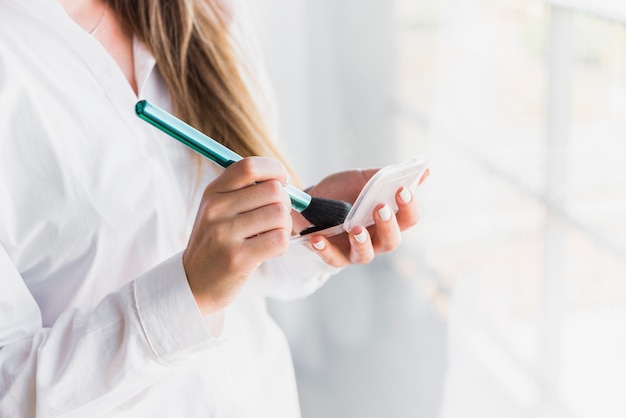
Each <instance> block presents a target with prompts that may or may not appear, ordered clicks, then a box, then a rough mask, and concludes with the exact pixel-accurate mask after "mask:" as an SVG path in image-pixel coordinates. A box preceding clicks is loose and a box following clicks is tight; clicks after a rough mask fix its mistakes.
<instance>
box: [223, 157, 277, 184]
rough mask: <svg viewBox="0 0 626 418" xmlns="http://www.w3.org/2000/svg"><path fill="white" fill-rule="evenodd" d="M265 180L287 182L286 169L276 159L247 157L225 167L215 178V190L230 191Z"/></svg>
mask: <svg viewBox="0 0 626 418" xmlns="http://www.w3.org/2000/svg"><path fill="white" fill-rule="evenodd" d="M267 180H277V181H279V182H280V183H282V184H286V183H287V170H286V168H285V166H284V165H283V164H281V163H280V162H279V161H277V160H273V159H271V158H264V157H247V158H244V159H242V160H240V161H237V162H236V163H234V164H232V165H230V166H229V167H227V168H226V169H225V170H224V172H223V173H222V174H221V175H220V176H219V177H218V179H216V182H217V183H216V185H217V186H218V187H216V190H217V191H219V192H230V191H233V190H239V189H242V188H244V187H248V186H250V185H252V184H255V183H260V182H264V181H267Z"/></svg>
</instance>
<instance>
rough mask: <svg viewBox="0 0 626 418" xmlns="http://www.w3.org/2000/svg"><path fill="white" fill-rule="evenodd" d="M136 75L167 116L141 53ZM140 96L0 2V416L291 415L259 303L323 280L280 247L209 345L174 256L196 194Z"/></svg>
mask: <svg viewBox="0 0 626 418" xmlns="http://www.w3.org/2000/svg"><path fill="white" fill-rule="evenodd" d="M135 73H136V77H137V80H138V83H139V86H140V90H139V97H140V98H146V99H149V100H151V101H152V102H154V103H156V104H158V105H159V106H161V107H165V108H168V107H170V106H169V102H170V100H169V96H168V94H167V91H166V89H165V87H164V83H163V80H162V79H161V77H160V75H159V72H158V70H157V69H156V68H155V66H154V59H153V58H152V57H151V56H150V54H149V53H147V51H146V50H145V49H144V48H142V46H141V45H140V44H138V43H136V44H135ZM137 100H138V97H137V96H136V95H135V94H134V92H133V90H132V89H131V87H130V85H129V83H128V82H127V80H126V78H125V77H124V75H123V74H122V72H121V70H120V69H119V68H118V66H117V65H116V63H115V62H114V61H113V60H112V58H111V57H110V56H109V55H108V53H107V52H106V51H105V50H104V48H103V47H102V46H101V45H100V44H99V43H98V42H97V41H96V40H94V39H93V38H91V37H90V36H89V35H88V34H87V33H85V32H84V31H83V30H82V29H80V28H79V27H78V26H77V25H76V24H75V23H74V22H73V21H72V20H71V19H70V18H69V17H68V16H67V14H66V13H65V11H64V10H63V9H62V7H61V6H60V5H59V4H58V3H57V2H56V1H55V0H0V417H12V418H19V417H34V416H41V417H49V416H50V417H52V416H64V417H81V418H84V417H90V418H92V417H101V416H120V417H185V418H193V417H203V418H206V417H256V418H259V417H260V418H262V417H272V418H280V417H298V416H299V408H298V399H297V391H296V385H295V379H294V374H293V369H292V365H291V358H290V353H289V349H288V346H287V343H286V340H285V338H284V335H283V334H282V332H281V330H280V329H279V328H278V327H277V326H276V324H275V323H274V322H273V321H272V319H271V318H270V317H269V315H268V314H267V311H266V306H265V297H266V296H273V297H280V298H294V297H303V296H306V295H308V294H310V293H311V292H313V291H315V290H316V289H317V288H318V287H319V286H321V285H322V284H323V283H324V282H325V280H327V278H328V277H329V276H330V275H331V274H333V273H335V272H336V270H335V269H332V268H330V267H329V266H327V265H325V264H324V263H323V262H322V261H321V260H320V259H319V257H317V255H315V254H314V253H312V252H311V251H309V250H308V249H307V248H305V247H304V246H300V245H292V247H291V248H290V250H289V251H288V253H287V254H286V255H284V256H282V257H280V258H276V259H273V260H271V261H269V262H266V263H265V264H264V265H262V266H261V267H260V268H259V270H258V271H257V273H256V274H255V276H254V277H253V278H252V279H251V280H250V282H249V284H248V286H247V287H246V288H245V289H244V291H243V292H242V293H241V294H240V295H239V297H238V298H237V300H236V301H235V302H234V303H233V304H232V305H231V306H230V307H229V308H227V310H226V323H225V331H224V334H223V335H222V336H220V337H219V338H215V337H213V336H212V335H211V334H210V332H209V331H208V328H207V326H206V323H205V319H206V318H202V317H201V315H200V313H199V310H198V309H197V307H196V305H195V302H194V299H193V296H192V294H191V291H190V289H189V286H188V283H187V280H186V278H185V274H184V270H183V266H182V260H181V252H182V250H183V248H184V247H185V245H186V242H187V239H188V235H189V233H190V230H191V225H192V223H193V219H194V216H195V211H196V207H197V204H198V201H199V196H200V194H201V192H202V189H203V186H200V187H197V180H196V173H195V172H194V169H193V167H194V166H193V164H191V163H190V155H189V152H188V151H187V150H186V149H185V148H184V147H183V146H182V145H180V144H178V143H177V142H176V141H174V140H172V139H171V138H169V137H167V136H165V135H164V134H162V133H161V132H159V131H158V130H157V129H155V128H154V127H152V126H150V125H148V124H147V123H145V122H143V121H142V120H140V119H139V118H138V117H137V116H135V113H134V105H135V103H136V101H137ZM207 117H211V115H207ZM216 172H217V171H216V170H215V169H208V170H206V172H205V174H204V181H203V183H206V182H207V181H210V179H211V178H213V177H214V176H215V173H216Z"/></svg>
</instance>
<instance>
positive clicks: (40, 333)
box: [0, 245, 219, 418]
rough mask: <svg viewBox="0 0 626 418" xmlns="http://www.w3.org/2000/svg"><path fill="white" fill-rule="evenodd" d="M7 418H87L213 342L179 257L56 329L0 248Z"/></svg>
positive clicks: (1, 394) (0, 351)
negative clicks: (47, 323) (48, 324)
mask: <svg viewBox="0 0 626 418" xmlns="http://www.w3.org/2000/svg"><path fill="white" fill-rule="evenodd" d="M0 289H2V292H0V416H3V417H5V416H6V417H9V416H10V417H15V418H19V417H27V416H28V417H30V416H57V415H63V416H64V417H65V416H68V417H88V416H99V415H100V414H102V413H104V412H106V411H107V410H110V409H112V408H114V407H115V406H116V405H119V404H121V403H123V402H124V401H126V400H128V399H130V398H132V397H133V396H134V395H136V394H137V393H139V392H141V391H142V390H144V389H145V388H147V387H148V386H149V385H151V384H152V383H154V382H156V381H157V380H158V379H160V378H162V377H163V375H164V373H166V372H167V371H168V369H170V368H171V367H173V366H174V365H175V364H177V362H178V361H179V360H181V359H182V358H184V357H185V356H187V355H188V354H190V353H193V352H197V351H199V350H202V349H206V348H207V347H210V346H212V345H215V344H218V343H219V341H218V340H216V339H215V338H213V337H211V335H210V333H209V331H208V330H207V328H206V326H205V322H204V319H203V318H202V316H201V315H200V312H199V310H198V308H197V305H196V304H195V302H194V300H193V295H192V294H191V290H190V289H189V286H188V284H187V280H186V279H185V275H184V270H183V267H182V258H181V255H180V254H177V255H176V256H174V257H172V258H170V259H169V260H167V261H165V262H163V263H162V264H160V265H158V266H157V267H155V268H154V269H152V270H151V271H148V272H147V273H145V274H144V275H142V276H141V277H139V278H137V279H136V280H134V281H132V282H130V283H129V284H127V285H126V286H124V287H123V288H121V289H120V290H118V291H117V292H114V293H112V294H110V295H108V296H107V297H105V298H104V299H103V300H102V301H101V302H100V303H99V304H98V305H97V306H95V307H94V308H92V309H73V310H69V311H66V312H64V313H63V314H62V315H61V316H60V317H59V318H58V319H57V321H56V322H55V323H54V325H53V326H52V327H50V328H42V326H41V323H42V321H41V313H40V311H39V308H38V306H37V303H36V301H35V299H34V298H33V297H32V295H31V294H30V292H29V291H28V289H27V287H26V286H25V284H24V281H23V280H22V278H21V277H20V275H19V274H18V272H17V271H16V269H15V268H14V267H13V265H12V263H11V261H10V259H9V257H8V256H7V254H6V252H5V251H4V248H3V247H2V246H1V245H0Z"/></svg>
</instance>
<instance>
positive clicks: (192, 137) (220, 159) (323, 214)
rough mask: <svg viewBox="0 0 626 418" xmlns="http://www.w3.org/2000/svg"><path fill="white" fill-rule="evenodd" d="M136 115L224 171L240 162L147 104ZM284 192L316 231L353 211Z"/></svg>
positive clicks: (293, 191)
mask: <svg viewBox="0 0 626 418" xmlns="http://www.w3.org/2000/svg"><path fill="white" fill-rule="evenodd" d="M135 112H136V113H137V115H138V116H139V117H140V118H141V119H143V120H145V121H146V122H148V123H150V124H151V125H153V126H155V127H157V128H158V129H160V130H161V131H163V132H165V133H166V134H168V135H170V136H171V137H172V138H174V139H177V140H178V141H180V142H182V143H183V144H185V145H186V146H188V147H189V148H191V149H192V150H194V151H196V152H197V153H199V154H201V155H203V156H205V157H207V158H208V159H210V160H211V161H213V162H215V163H217V164H219V165H220V166H222V167H224V168H226V167H228V166H229V165H231V164H233V163H235V162H237V161H239V160H241V159H242V158H243V157H241V156H240V155H239V154H237V153H235V152H233V151H231V150H230V149H228V148H227V147H225V146H224V145H222V144H220V143H219V142H217V141H216V140H214V139H212V138H210V137H208V136H207V135H205V134H203V133H202V132H200V131H198V130H197V129H195V128H194V127H192V126H190V125H188V124H187V123H185V122H183V121H182V120H180V119H178V118H176V117H175V116H174V115H172V114H170V113H168V112H166V111H165V110H163V109H161V108H159V107H158V106H156V105H154V104H152V103H150V102H148V101H147V100H140V101H139V102H137V104H136V105H135ZM285 188H286V189H287V193H288V194H289V197H290V198H291V207H292V208H293V209H294V210H296V211H298V212H300V213H301V214H302V216H304V218H305V219H306V220H307V221H309V222H310V223H311V224H313V225H314V226H313V227H312V228H314V229H315V230H319V229H325V228H330V227H333V226H336V225H339V224H341V223H343V221H344V220H345V219H346V216H348V212H350V208H351V207H352V206H351V205H350V204H349V203H347V202H342V201H340V200H332V199H323V198H319V197H312V196H311V195H309V194H308V193H305V192H303V191H302V190H299V189H298V188H296V187H294V186H292V185H290V184H288V185H287V186H285ZM309 230H310V228H309Z"/></svg>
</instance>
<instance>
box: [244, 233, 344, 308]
mask: <svg viewBox="0 0 626 418" xmlns="http://www.w3.org/2000/svg"><path fill="white" fill-rule="evenodd" d="M341 270H342V269H340V268H335V267H332V266H329V265H328V264H326V263H325V262H324V261H323V260H322V259H321V258H320V257H319V256H318V255H317V254H315V253H314V252H313V251H312V250H310V249H308V248H307V247H306V246H305V245H303V244H296V243H294V244H292V245H291V246H290V247H289V250H288V251H287V252H286V253H285V254H284V255H283V256H281V257H276V258H273V259H270V260H267V261H265V262H264V263H263V264H262V265H261V266H260V267H259V269H258V270H257V272H256V273H255V276H254V277H253V278H252V279H251V286H253V288H254V289H255V290H257V291H260V292H261V293H263V294H264V295H265V296H268V297H271V298H276V299H282V300H289V299H299V298H303V297H306V296H309V295H310V294H312V293H314V292H315V291H316V290H317V289H319V288H320V287H321V286H323V285H324V283H326V281H328V279H329V278H330V277H332V276H333V275H335V274H337V273H338V272H340V271H341Z"/></svg>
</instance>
